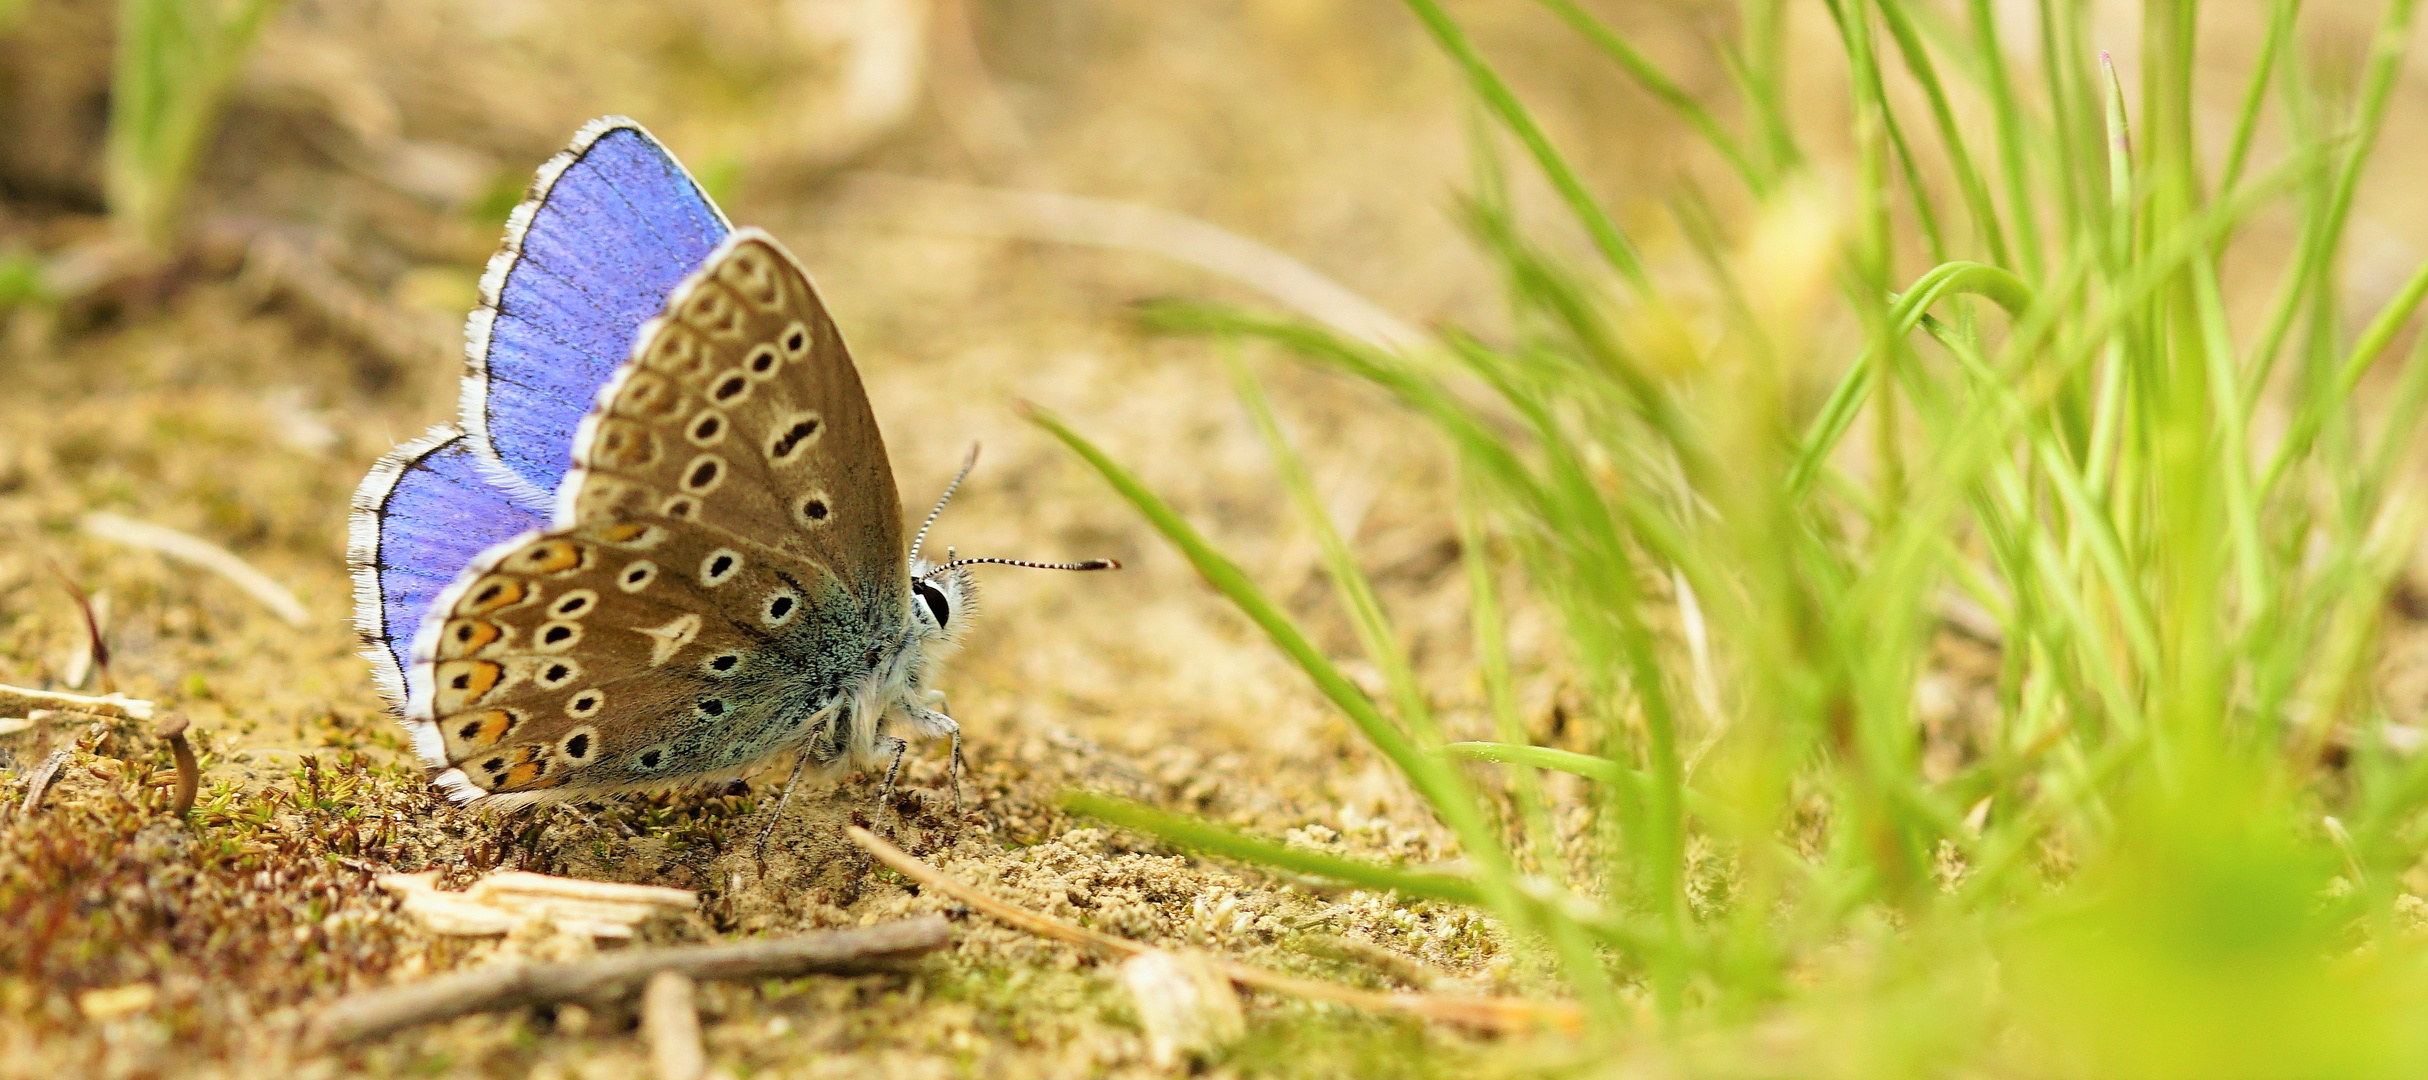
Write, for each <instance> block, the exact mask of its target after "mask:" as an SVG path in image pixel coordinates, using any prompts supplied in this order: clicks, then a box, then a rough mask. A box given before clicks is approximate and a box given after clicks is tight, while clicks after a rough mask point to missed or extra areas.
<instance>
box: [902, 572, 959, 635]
mask: <svg viewBox="0 0 2428 1080" xmlns="http://www.w3.org/2000/svg"><path fill="white" fill-rule="evenodd" d="M911 588H912V589H914V590H917V592H918V593H919V599H921V600H924V601H926V602H927V610H928V613H929V614H931V615H934V616H935V617H936V625H937V626H938V627H942V626H944V624H946V623H948V622H951V621H952V618H953V605H952V602H951V601H949V600H946V599H945V598H944V590H942V589H939V588H937V587H935V586H934V585H930V584H928V583H927V582H924V581H921V582H917V583H915V584H913V585H912V586H911Z"/></svg>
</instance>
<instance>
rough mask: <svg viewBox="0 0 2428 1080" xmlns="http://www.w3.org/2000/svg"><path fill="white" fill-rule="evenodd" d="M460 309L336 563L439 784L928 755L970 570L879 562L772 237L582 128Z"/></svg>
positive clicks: (463, 792)
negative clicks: (441, 363) (940, 673)
mask: <svg viewBox="0 0 2428 1080" xmlns="http://www.w3.org/2000/svg"><path fill="white" fill-rule="evenodd" d="M675 268H679V271H680V272H679V273H677V272H674V270H675ZM482 296H483V303H482V306H481V308H480V309H479V310H476V311H475V312H474V314H473V316H472V318H471V320H470V323H469V329H468V332H467V355H468V358H469V365H468V369H467V373H466V376H465V388H464V393H463V403H462V410H461V411H462V416H461V420H460V426H451V427H442V428H438V429H434V430H433V431H432V432H431V433H430V434H429V435H427V436H425V437H424V438H423V439H421V440H419V441H416V442H414V443H412V444H408V445H406V446H404V447H400V448H399V449H398V450H397V451H395V452H394V453H392V454H390V455H389V456H388V457H387V458H385V459H383V460H382V461H381V462H380V463H379V465H378V466H376V467H375V468H373V470H372V471H371V473H370V475H369V476H367V477H366V478H365V479H364V481H363V485H362V487H361V489H360V490H359V491H358V492H357V495H356V499H355V509H354V535H353V543H352V548H351V551H350V561H351V563H352V565H353V569H354V574H355V579H356V587H357V612H356V618H357V624H358V628H359V629H360V631H361V634H362V636H363V639H364V645H365V655H366V656H368V657H369V658H370V659H371V661H372V664H373V666H374V668H375V670H376V671H377V673H378V675H379V681H380V684H381V688H382V690H383V691H384V692H385V693H386V694H387V696H388V698H389V700H390V703H391V704H392V706H393V707H395V709H396V710H397V712H398V714H399V715H400V716H401V717H402V719H403V720H404V722H405V723H406V724H407V725H408V726H409V727H410V728H411V729H412V732H413V737H414V745H415V747H416V749H417V750H418V751H419V752H420V753H421V755H422V757H423V758H424V759H425V761H426V762H427V763H428V764H429V765H430V767H431V768H432V770H433V773H434V780H435V782H436V783H437V784H439V785H440V786H441V787H442V788H444V789H445V790H446V791H447V792H448V793H449V794H450V795H452V796H453V797H455V798H457V799H463V800H478V801H481V802H483V803H491V804H506V805H511V804H518V803H524V802H531V801H539V800H546V799H560V798H578V797H586V796H591V795H599V794H608V793H614V792H622V791H633V790H643V789H651V788H661V787H669V786H679V785H687V784H698V783H705V782H710V781H714V780H718V779H722V778H727V777H732V776H736V775H740V774H742V773H745V772H748V771H751V770H753V769H755V768H758V767H760V766H761V765H763V764H765V763H766V762H767V761H769V760H770V759H772V758H775V757H778V756H781V755H782V754H784V753H786V752H788V751H789V752H794V753H797V754H798V755H799V759H800V761H801V762H802V765H803V767H804V768H808V769H811V770H813V771H815V772H820V773H833V772H837V771H840V770H842V769H845V768H847V767H853V766H862V767H865V766H871V765H877V764H886V765H888V766H889V767H890V766H891V765H893V764H895V763H898V762H899V759H900V754H901V752H902V749H903V743H902V741H901V739H900V737H899V736H898V735H896V734H894V732H896V731H903V730H907V731H908V732H910V733H914V734H919V735H925V736H935V735H953V736H955V738H956V742H957V738H958V736H957V728H956V726H955V724H954V722H953V721H952V719H951V718H950V717H949V716H947V715H946V714H945V713H944V712H943V711H942V710H941V705H942V695H941V694H940V693H938V692H936V691H935V690H933V689H932V688H931V687H930V685H929V683H930V681H931V679H932V677H933V675H934V668H935V665H936V663H937V661H938V659H939V658H940V656H941V655H942V654H943V653H944V652H945V651H947V650H948V649H949V647H950V646H951V644H952V642H953V639H954V635H955V634H956V633H957V632H958V631H959V629H960V621H959V618H958V617H959V616H965V615H966V614H967V611H968V607H969V603H970V600H971V583H970V582H969V580H968V578H967V577H966V575H965V574H964V573H963V572H962V571H960V570H958V569H948V570H945V571H943V572H941V573H937V572H932V571H930V570H929V568H928V567H927V566H926V565H925V564H923V563H921V562H919V561H918V559H917V553H916V551H915V550H912V551H906V550H905V546H904V540H903V527H902V510H901V503H900V498H899V496H898V494H897V492H896V489H895V486H894V477H893V471H892V467H891V465H890V464H889V462H888V461H887V458H886V453H885V445H884V442H883V440H882V439H881V438H880V436H879V434H878V430H877V424H876V418H875V416H874V415H873V414H872V412H871V411H870V409H869V405H868V400H867V396H866V394H865V393H864V392H863V390H862V388H861V385H860V380H859V375H858V372H857V370H856V369H855V368H854V366H853V364H852V361H851V357H850V355H849V353H848V351H847V350H846V349H845V347H844V344H843V340H842V337H841V335H840V334H839V333H838V332H837V331H836V329H835V326H834V324H833V321H832V320H831V319H830V318H829V317H828V315H827V313H826V310H825V308H824V306H823V304H822V303H821V302H820V301H819V299H818V296H817V293H816V290H815V288H814V287H813V286H812V285H811V283H810V280H809V278H808V275H807V274H806V273H804V272H803V271H802V270H801V268H800V266H799V264H798V263H797V262H796V261H795V260H794V259H793V257H792V256H791V255H790V254H789V253H788V252H786V251H785V250H784V248H783V247H782V246H781V245H780V244H778V243H777V242H776V241H775V240H774V239H773V238H772V237H770V236H768V235H767V234H765V233H762V232H759V231H758V230H755V229H740V230H735V229H731V228H730V227H728V226H727V225H726V224H725V221H724V218H723V216H722V215H721V214H719V213H718V212H717V211H716V209H715V207H714V206H713V205H712V204H710V203H709V201H708V200H707V198H706V197H705V196H704V195H702V194H701V193H700V192H699V190H698V188H697V186H696V185H694V184H693V183H692V182H691V180H690V178H689V177H688V175H686V174H685V173H683V171H682V168H681V166H680V165H677V164H676V163H675V162H674V160H673V158H672V157H671V156H669V155H667V154H666V153H665V151H664V150H663V149H662V148H660V147H659V146H658V145H657V144H656V143H655V141H654V140H651V139H650V138H649V136H648V135H647V133H646V132H644V131H642V130H641V129H640V128H639V127H638V126H637V125H634V124H632V123H631V122H630V121H626V120H620V119H615V118H610V119H608V120H604V121H599V122H597V123H594V124H592V125H591V126H589V127H587V128H585V129H584V130H583V132H582V133H581V134H580V135H579V136H577V138H576V139H575V142H574V145H573V147H572V148H571V149H569V150H568V151H567V152H566V153H565V154H561V155H559V156H558V158H557V159H555V160H553V161H551V162H550V163H549V165H548V166H546V167H543V168H542V170H541V172H540V179H539V181H538V182H537V183H535V184H534V188H533V194H532V196H531V198H530V199H529V200H527V201H526V202H525V203H524V205H523V207H522V208H520V209H518V210H517V211H516V212H515V215H514V217H513V218H512V219H511V220H510V222H509V226H508V232H507V242H506V244H505V247H504V250H502V251H501V252H500V253H499V255H498V258H497V259H496V260H494V261H493V262H492V263H491V266H490V269H489V272H488V274H486V275H485V276H484V278H483V282H482ZM551 470H554V471H555V475H551ZM889 777H890V773H889Z"/></svg>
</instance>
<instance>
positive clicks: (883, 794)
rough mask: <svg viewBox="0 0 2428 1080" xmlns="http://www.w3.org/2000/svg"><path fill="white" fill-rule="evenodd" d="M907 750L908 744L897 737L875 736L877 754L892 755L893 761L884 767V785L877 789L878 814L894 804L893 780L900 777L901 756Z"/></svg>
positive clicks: (908, 748)
mask: <svg viewBox="0 0 2428 1080" xmlns="http://www.w3.org/2000/svg"><path fill="white" fill-rule="evenodd" d="M909 750H910V744H909V743H907V742H904V741H902V739H901V738H900V737H899V736H894V735H879V736H877V752H878V753H880V754H887V753H890V754H892V755H893V761H892V762H891V763H889V764H888V765H886V766H885V785H884V786H883V787H880V788H878V789H877V811H878V812H879V813H883V812H884V811H885V809H886V808H887V807H889V806H892V805H893V804H894V778H895V777H898V776H901V775H902V755H903V754H904V753H907V752H908V751H909ZM896 816H897V817H898V816H900V815H899V814H897V815H896Z"/></svg>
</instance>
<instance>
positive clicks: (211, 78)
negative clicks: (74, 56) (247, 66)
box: [103, 0, 280, 251]
mask: <svg viewBox="0 0 2428 1080" xmlns="http://www.w3.org/2000/svg"><path fill="white" fill-rule="evenodd" d="M279 3H280V0H119V2H118V55H117V59H116V61H115V63H114V67H113V69H112V76H111V82H110V129H109V144H108V149H107V155H106V159H105V162H104V165H103V188H104V192H105V195H106V197H107V199H108V202H109V207H110V217H111V219H112V223H113V225H114V226H115V227H116V230H117V232H118V234H119V235H120V237H121V238H123V239H124V240H127V241H130V242H133V243H135V244H138V245H141V246H142V247H143V248H145V249H149V250H152V251H161V250H165V249H166V248H167V247H168V246H169V245H170V244H171V243H172V242H173V241H174V240H175V239H176V236H177V229H178V223H179V217H180V214H181V213H182V212H183V210H184V206H185V198H186V191H187V188H188V187H189V186H191V184H192V182H193V177H194V169H195V166H196V165H197V164H198V163H199V162H200V160H201V156H202V151H203V148H204V147H205V146H207V145H209V142H210V137H211V133H212V132H213V131H215V130H216V129H217V127H218V125H219V114H220V110H221V107H222V106H223V105H224V104H225V102H226V99H227V92H228V86H229V84H230V83H231V82H232V81H234V79H235V78H236V76H237V75H238V74H239V73H240V72H241V71H242V69H243V65H244V57H245V53H246V52H247V51H248V50H249V49H251V47H252V44H253V39H254V37H255V36H257V35H258V34H259V33H260V31H261V26H262V23H263V22H264V21H265V20H266V19H267V18H268V17H269V16H270V15H271V14H272V13H273V12H275V11H277V9H278V7H279Z"/></svg>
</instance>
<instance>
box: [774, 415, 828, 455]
mask: <svg viewBox="0 0 2428 1080" xmlns="http://www.w3.org/2000/svg"><path fill="white" fill-rule="evenodd" d="M817 433H818V418H817V417H814V416H812V417H809V418H807V419H803V420H795V421H793V424H792V426H791V427H788V428H785V429H784V434H782V435H779V436H777V437H776V441H775V443H774V444H773V445H771V446H769V447H768V452H769V454H770V455H771V456H773V457H775V458H777V459H778V460H781V459H784V458H788V457H791V456H792V452H793V450H794V449H795V448H797V447H799V446H800V445H801V443H802V441H803V440H805V439H807V438H809V437H810V436H812V435H815V434H817Z"/></svg>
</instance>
